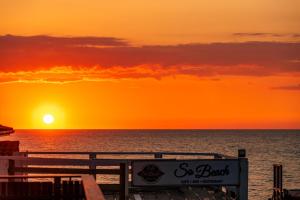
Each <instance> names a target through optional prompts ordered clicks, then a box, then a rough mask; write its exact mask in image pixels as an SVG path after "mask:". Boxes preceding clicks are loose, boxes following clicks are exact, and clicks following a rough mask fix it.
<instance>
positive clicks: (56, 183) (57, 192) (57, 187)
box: [54, 177, 61, 199]
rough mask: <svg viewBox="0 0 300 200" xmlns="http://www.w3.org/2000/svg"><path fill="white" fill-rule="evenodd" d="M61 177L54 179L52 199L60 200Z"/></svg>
mask: <svg viewBox="0 0 300 200" xmlns="http://www.w3.org/2000/svg"><path fill="white" fill-rule="evenodd" d="M60 188H61V177H55V178H54V199H60V196H61V192H60Z"/></svg>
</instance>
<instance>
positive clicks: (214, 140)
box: [1, 130, 300, 200]
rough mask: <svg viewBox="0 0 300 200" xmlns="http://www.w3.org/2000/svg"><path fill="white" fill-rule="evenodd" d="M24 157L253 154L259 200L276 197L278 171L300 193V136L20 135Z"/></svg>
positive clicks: (253, 192)
mask: <svg viewBox="0 0 300 200" xmlns="http://www.w3.org/2000/svg"><path fill="white" fill-rule="evenodd" d="M1 140H20V141H21V150H22V151H26V150H28V151H178V152H218V153H224V154H228V155H233V156H236V155H237V151H238V149H239V148H245V149H246V150H247V157H248V158H249V165H250V169H249V175H250V177H249V193H250V198H249V199H251V200H252V199H253V200H262V199H267V198H268V197H270V196H271V192H272V181H273V180H272V178H273V176H272V165H273V164H275V163H276V164H277V163H279V164H283V169H284V172H283V178H284V187H285V188H300V130H276V131H274V130H247V131H246V130H55V131H50V130H17V131H16V133H15V134H13V135H11V136H5V137H1Z"/></svg>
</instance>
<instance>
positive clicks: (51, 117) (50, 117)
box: [43, 114, 54, 124]
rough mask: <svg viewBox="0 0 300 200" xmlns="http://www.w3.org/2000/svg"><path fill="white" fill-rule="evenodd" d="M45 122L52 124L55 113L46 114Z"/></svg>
mask: <svg viewBox="0 0 300 200" xmlns="http://www.w3.org/2000/svg"><path fill="white" fill-rule="evenodd" d="M43 122H44V123H45V124H52V123H53V122H54V117H53V115H51V114H46V115H44V117H43Z"/></svg>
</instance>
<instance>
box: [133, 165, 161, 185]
mask: <svg viewBox="0 0 300 200" xmlns="http://www.w3.org/2000/svg"><path fill="white" fill-rule="evenodd" d="M164 174H165V173H163V172H162V171H161V170H160V169H159V168H158V167H157V166H156V165H153V164H149V165H146V166H145V167H144V168H143V170H142V171H140V172H139V173H138V175H139V176H141V177H142V178H143V179H144V180H145V181H146V182H148V183H155V182H157V181H158V180H159V178H160V177H161V176H163V175H164Z"/></svg>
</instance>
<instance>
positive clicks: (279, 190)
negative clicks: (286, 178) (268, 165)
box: [269, 165, 300, 200]
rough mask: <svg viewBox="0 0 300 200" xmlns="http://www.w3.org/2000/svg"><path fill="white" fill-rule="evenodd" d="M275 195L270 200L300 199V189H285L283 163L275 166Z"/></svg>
mask: <svg viewBox="0 0 300 200" xmlns="http://www.w3.org/2000/svg"><path fill="white" fill-rule="evenodd" d="M273 177H274V178H273V195H272V198H270V199H269V200H300V189H283V184H282V165H274V166H273Z"/></svg>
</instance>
